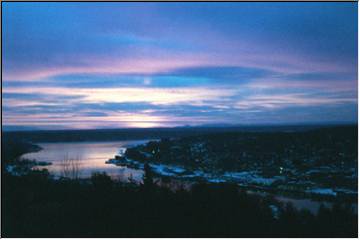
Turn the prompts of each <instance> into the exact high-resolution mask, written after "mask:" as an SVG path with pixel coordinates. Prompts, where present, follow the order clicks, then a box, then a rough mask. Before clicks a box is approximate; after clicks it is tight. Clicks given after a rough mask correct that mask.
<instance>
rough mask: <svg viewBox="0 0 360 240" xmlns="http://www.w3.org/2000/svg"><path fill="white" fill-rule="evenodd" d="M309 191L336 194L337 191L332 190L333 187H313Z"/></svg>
mask: <svg viewBox="0 0 360 240" xmlns="http://www.w3.org/2000/svg"><path fill="white" fill-rule="evenodd" d="M307 192H309V193H316V194H321V195H331V196H336V192H335V191H334V190H332V189H331V188H313V189H310V190H307Z"/></svg>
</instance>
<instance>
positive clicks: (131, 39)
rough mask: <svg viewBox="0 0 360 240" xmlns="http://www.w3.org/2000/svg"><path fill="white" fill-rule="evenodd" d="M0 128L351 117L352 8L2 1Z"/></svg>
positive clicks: (354, 83)
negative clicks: (0, 107) (0, 98)
mask: <svg viewBox="0 0 360 240" xmlns="http://www.w3.org/2000/svg"><path fill="white" fill-rule="evenodd" d="M2 20H3V21H2V26H3V73H2V74H3V82H2V84H3V85H2V86H3V103H2V104H3V124H4V125H7V126H15V127H30V128H34V129H71V128H117V127H173V126H182V125H204V124H205V125H208V124H292V123H330V122H357V97H358V93H357V89H358V88H357V4H356V3H350V2H347V3H329V2H326V3H314V2H310V3H280V2H273V3H260V2H257V3H244V2H238V3H236V2H234V3H124V2H123V3H121V2H118V3H116V2H115V3H69V2H68V3H66V2H53V3H40V2H37V3H15V2H6V3H3V19H2Z"/></svg>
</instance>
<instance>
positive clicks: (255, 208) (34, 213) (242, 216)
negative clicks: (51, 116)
mask: <svg viewBox="0 0 360 240" xmlns="http://www.w3.org/2000/svg"><path fill="white" fill-rule="evenodd" d="M308 130H309V129H307V130H306V131H305V130H304V129H302V130H301V131H296V136H297V137H289V136H293V135H291V134H290V133H289V134H290V135H287V134H286V133H284V131H275V132H273V131H270V132H271V133H260V132H259V131H253V132H252V133H246V132H244V131H243V130H241V131H242V133H240V132H241V131H240V130H239V132H236V131H233V130H231V131H224V129H221V131H222V132H221V133H219V132H205V133H204V132H196V131H194V129H192V131H191V130H188V131H189V132H187V133H186V134H185V135H186V136H185V135H182V134H184V133H181V134H180V135H181V136H180V137H181V138H179V136H174V135H172V136H170V135H169V134H170V132H166V131H169V130H166V131H165V130H164V131H165V132H166V134H165V135H167V136H168V137H167V138H168V139H163V140H162V141H160V142H153V143H151V144H150V145H149V146H147V145H146V146H147V148H149V147H150V146H152V147H154V149H157V148H156V147H159V149H162V150H163V151H162V150H160V152H161V154H162V152H163V153H164V154H165V155H167V154H171V152H172V150H171V149H172V148H171V147H168V146H167V145H166V144H168V143H171V145H172V144H173V143H176V144H180V143H181V144H180V146H181V147H185V148H187V147H189V146H192V145H193V144H194V143H195V144H196V143H198V141H199V140H200V141H201V142H202V141H203V140H204V139H205V140H206V141H209V143H211V142H214V144H213V145H212V144H209V143H208V144H209V145H207V144H205V145H204V146H207V147H206V149H207V151H208V152H209V153H212V154H213V153H214V154H215V155H213V156H221V155H222V154H223V153H227V154H229V155H228V157H231V156H232V154H240V156H243V155H242V149H247V151H249V154H250V156H253V154H258V155H256V156H259V157H260V156H262V154H264V156H272V154H271V153H272V152H273V151H274V152H277V153H278V154H279V156H283V155H281V154H285V153H286V152H287V151H288V150H284V149H283V148H285V149H288V147H289V146H291V144H295V145H294V146H295V147H294V148H293V151H294V153H301V152H302V151H305V153H306V154H310V153H311V154H312V153H313V154H315V155H317V154H318V153H319V152H318V151H320V150H319V148H320V149H321V148H323V147H324V146H326V147H325V149H328V148H333V147H334V146H335V150H334V151H335V152H330V153H327V151H325V152H324V153H323V154H325V155H324V156H328V155H327V154H329V156H330V155H333V154H334V153H338V152H337V151H340V153H344V154H345V155H344V159H343V160H344V161H345V163H344V164H342V165H344V166H345V167H344V168H347V167H348V166H353V161H354V159H353V156H355V157H356V161H357V149H356V147H355V146H357V138H356V142H354V141H355V140H354V139H353V138H354V134H355V136H357V127H356V126H342V127H331V128H320V129H317V130H316V129H315V130H312V131H308ZM102 131H103V130H101V131H100V132H102ZM112 131H113V130H112ZM118 131H125V132H126V131H128V130H118ZM142 131H143V130H142ZM148 131H150V132H152V133H153V134H158V133H157V132H156V130H154V129H150V130H148ZM286 131H287V132H289V131H293V130H286ZM85 132H86V131H85ZM85 132H82V133H83V135H84V136H82V137H79V138H77V139H82V141H89V140H90V139H97V141H99V140H100V139H105V137H104V136H106V135H107V134H108V135H109V136H110V135H112V134H114V132H112V134H111V131H110V132H109V133H106V134H104V135H102V137H101V138H100V139H99V138H97V137H95V135H96V133H99V132H97V131H93V132H91V134H90V135H91V136H92V137H89V135H87V133H85ZM105 132H106V131H105ZM130 132H131V131H130ZM135 132H137V131H135ZM139 132H141V131H140V130H139ZM139 132H137V133H136V134H139V135H138V137H139V138H140V136H145V135H141V134H144V133H141V134H140V133H139ZM255 132H257V133H255ZM267 132H269V131H267ZM9 134H10V133H9ZM9 134H8V133H7V134H6V137H5V141H3V142H2V147H3V151H2V161H3V164H2V165H3V169H2V170H3V172H2V221H1V224H2V226H1V231H2V232H1V235H2V237H357V236H358V219H357V213H356V212H355V211H354V209H352V206H351V205H350V204H348V203H346V202H344V201H342V200H339V201H335V204H334V205H333V207H332V208H331V209H329V208H326V207H321V208H320V210H319V212H318V214H317V215H313V214H312V213H310V212H309V211H306V210H303V211H298V210H296V209H294V207H292V205H283V204H282V203H280V202H278V201H276V200H275V199H272V198H271V197H269V198H267V197H260V196H257V195H250V194H247V193H246V192H245V191H243V190H242V189H241V188H240V189H239V187H238V186H237V185H236V184H232V183H218V184H215V183H210V184H209V183H208V184H205V183H198V184H195V185H193V186H192V188H191V189H190V190H186V191H185V190H181V189H180V190H172V189H168V188H162V187H159V186H157V185H156V184H155V183H154V174H155V173H154V172H153V170H152V168H151V167H150V166H149V161H148V159H145V158H144V159H142V160H141V159H138V160H139V161H143V162H144V166H145V167H144V169H145V176H144V179H143V184H142V185H140V186H138V185H133V184H127V183H121V182H114V181H113V180H111V178H110V177H108V176H107V175H106V174H101V173H96V174H94V175H93V176H92V177H91V178H90V179H85V180H80V179H68V178H61V179H59V180H55V179H54V178H53V177H52V176H51V175H49V173H48V171H47V170H41V171H39V170H32V169H31V167H30V166H29V164H25V165H24V166H23V168H27V171H23V172H22V174H20V175H16V174H15V175H14V174H12V173H11V172H9V171H4V167H6V166H7V165H9V163H11V164H13V163H14V162H17V164H18V165H21V162H22V160H20V159H19V157H20V156H21V155H22V154H24V153H26V152H31V151H37V150H39V149H38V147H37V146H36V145H34V144H31V143H29V142H28V141H31V142H37V141H39V142H42V141H45V140H46V139H47V141H48V140H49V139H51V137H55V138H54V139H55V140H54V139H53V140H52V141H60V139H62V140H61V141H65V139H68V138H67V137H66V132H65V133H62V134H63V135H61V134H60V133H58V134H59V135H61V136H63V137H56V136H57V134H56V133H53V132H52V133H50V135H49V133H44V135H42V133H38V134H39V135H37V136H36V134H35V135H34V136H33V137H32V138H31V137H30V136H31V133H30V132H29V133H24V132H20V133H19V132H17V133H11V134H10V135H9ZM14 134H15V135H14ZM23 134H25V135H23ZM131 134H134V132H132V133H131ZM136 134H135V135H136ZM162 134H164V133H162ZM187 134H188V135H187ZM253 134H254V135H253ZM263 134H264V135H263ZM267 134H269V135H267ZM272 134H275V135H272ZM308 134H310V135H308ZM70 135H72V136H76V131H73V132H72V134H70ZM80 135H81V134H80ZM99 135H101V134H99ZM125 135H126V134H125ZM165 135H164V136H165ZM9 136H10V137H9ZM11 136H12V137H11ZM14 136H16V137H14ZM40 136H41V137H40ZM126 136H128V135H126ZM133 136H134V135H132V137H133ZM154 136H155V135H151V136H149V137H148V138H149V139H150V138H162V137H159V135H157V136H158V137H154ZM251 136H256V137H255V138H254V139H253V142H252V140H251V139H252V137H251ZM260 136H261V137H260ZM269 136H271V137H269ZM310 136H311V137H310ZM123 137H124V136H122V139H124V138H123ZM141 138H142V139H143V137H141ZM20 139H21V140H20ZM70 139H76V137H74V138H73V137H70ZM224 139H228V140H227V141H225V142H227V143H228V145H227V146H224V145H221V144H223V143H224ZM256 139H257V140H256ZM291 139H292V140H291ZM296 139H303V140H301V141H300V140H296ZM334 139H335V140H334ZM349 139H350V140H351V141H353V142H351V141H349ZM108 140H109V139H108ZM113 140H115V137H114V138H113ZM116 140H119V139H116ZM73 141H75V140H73ZM179 141H180V142H179ZM247 141H249V143H248V145H247V143H246V142H247ZM307 141H309V144H305V145H304V146H303V143H304V142H307ZM339 142H341V144H339ZM164 143H166V144H165V145H164V146H162V144H164ZM215 143H216V144H215ZM250 143H251V144H250ZM158 144H160V145H158ZM219 144H220V145H219ZM238 144H240V146H241V148H240V147H239V145H238ZM268 144H272V145H270V146H267V145H268ZM314 144H315V145H314ZM334 144H335V145H334ZM355 144H356V145H355ZM257 145H259V146H260V147H261V148H257V147H256V146H257ZM160 146H162V147H161V148H160ZM281 146H282V147H281ZM154 149H138V148H134V149H133V150H134V151H135V152H136V151H139V150H140V151H145V152H146V153H149V154H150V153H151V154H152V155H151V158H154V159H152V161H154V162H164V161H165V160H164V159H165V157H164V159H163V157H162V155H161V154H160V155H156V156H158V157H156V158H155V157H154V156H155V155H154V154H153V150H154ZM307 149H308V150H307ZM194 151H195V152H196V151H197V149H194ZM314 151H315V152H314ZM354 151H355V152H354ZM155 152H156V151H155ZM195 152H194V153H195ZM320 152H321V151H320ZM130 153H131V152H130ZM138 153H139V152H138ZM187 153H188V152H187ZM218 153H219V154H218ZM140 154H141V153H140ZM354 154H355V155H354ZM145 155H147V156H149V155H148V154H145ZM165 155H164V156H165ZM188 156H192V157H191V158H190V157H189V159H188V160H187V162H189V163H186V164H185V165H186V166H192V165H193V163H192V161H195V159H196V158H195V156H196V155H192V153H190V155H188ZM200 156H205V155H203V154H200ZM246 156H248V155H247V154H246ZM254 156H255V155H254ZM254 156H253V157H254ZM299 156H302V155H299ZM310 156H311V155H310ZM336 156H338V155H336ZM342 156H343V155H341V157H342ZM347 158H348V159H347ZM209 159H212V157H211V158H209ZM215 159H217V158H215ZM220 159H222V158H221V157H220ZM233 159H234V160H235V163H225V164H224V165H221V164H220V163H218V161H214V163H211V161H212V160H209V163H205V162H203V163H199V164H200V166H201V167H202V168H204V169H207V168H210V169H211V168H212V167H211V166H212V164H215V166H217V167H219V169H221V171H228V170H229V169H232V168H234V170H240V169H244V167H245V166H242V165H241V164H240V165H239V163H238V162H237V161H238V160H239V158H233ZM241 159H242V158H240V160H241ZM245 159H246V158H245ZM266 159H269V158H266ZM276 159H277V158H274V161H275V160H276ZM300 159H302V158H300ZM320 159H323V160H324V161H325V162H323V163H321V164H326V165H328V164H338V161H339V158H338V157H335V158H331V159H328V158H327V157H324V158H321V157H319V159H317V160H316V161H315V162H317V161H323V160H320ZM341 159H342V158H341ZM341 159H340V160H341ZM263 160H265V158H260V160H259V164H260V162H261V161H263ZM172 161H177V160H175V159H172V160H171V162H172ZM327 161H329V162H327ZM244 162H245V163H246V164H248V165H247V166H246V167H248V168H249V169H251V168H252V167H253V166H252V165H250V162H251V161H250V159H249V161H247V160H246V161H244ZM276 163H277V162H276V161H275V162H274V163H273V164H276ZM280 163H281V164H283V163H285V162H280ZM208 164H209V165H208ZM228 164H230V166H228ZM232 164H234V165H232ZM304 164H305V169H306V166H307V165H308V164H310V165H312V164H315V163H314V162H311V161H310V162H309V163H308V162H306V163H304ZM260 165H261V164H260ZM264 166H266V164H265V165H264ZM277 166H278V165H276V167H277ZM356 169H357V166H356ZM269 174H270V173H269Z"/></svg>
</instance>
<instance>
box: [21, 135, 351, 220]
mask: <svg viewBox="0 0 360 240" xmlns="http://www.w3.org/2000/svg"><path fill="white" fill-rule="evenodd" d="M148 141H149V140H137V141H117V142H75V143H69V142H66V143H41V144H38V145H39V146H40V147H41V148H42V150H41V151H39V152H35V153H27V154H24V155H23V158H27V159H35V160H37V161H45V162H51V163H52V165H49V166H44V167H38V168H47V169H48V170H49V172H50V173H51V174H52V175H54V176H55V177H61V176H64V174H65V173H64V168H65V166H67V168H68V174H70V177H71V174H72V171H71V170H72V169H75V170H76V172H77V174H78V176H77V177H79V178H88V177H90V176H91V174H92V173H93V172H105V173H106V174H108V175H109V176H111V177H112V178H113V179H115V180H119V181H122V182H129V181H133V182H137V183H139V182H141V180H142V178H143V170H137V169H133V168H128V167H123V166H116V165H114V164H105V161H107V160H108V159H110V158H113V157H114V156H115V155H116V154H119V153H122V152H124V151H125V149H126V148H127V147H130V146H134V145H138V144H144V143H146V142H148ZM154 166H155V167H159V166H160V165H159V166H156V165H154ZM168 167H174V166H168ZM69 170H70V171H69ZM69 172H70V173H69ZM208 181H211V179H208ZM172 183H180V182H178V181H172ZM249 193H251V191H250V192H249ZM256 194H260V195H263V196H266V195H268V194H267V193H265V192H262V193H259V192H257V193H256ZM274 197H275V199H276V200H278V201H280V202H282V203H292V204H293V206H294V207H295V208H297V209H298V210H300V209H307V210H309V211H310V212H312V213H314V214H316V213H317V211H318V209H319V207H320V204H321V203H323V204H324V205H325V206H326V207H331V206H332V203H330V202H324V201H316V200H311V199H295V198H290V197H284V196H276V195H274ZM354 208H355V211H356V212H357V204H354Z"/></svg>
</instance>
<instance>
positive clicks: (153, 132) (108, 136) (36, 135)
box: [2, 125, 357, 143]
mask: <svg viewBox="0 0 360 240" xmlns="http://www.w3.org/2000/svg"><path fill="white" fill-rule="evenodd" d="M346 126H352V127H356V126H357V125H346ZM324 127H341V126H329V125H293V126H292V125H284V126H232V127H175V128H127V129H126V128H124V129H93V130H22V131H4V129H3V132H2V137H3V140H6V139H7V138H10V139H14V138H15V139H20V140H22V141H30V142H35V143H36V142H79V141H116V140H136V139H156V138H177V137H184V136H193V135H199V134H204V133H219V132H269V131H272V132H274V131H275V132H293V131H305V130H311V129H316V128H324Z"/></svg>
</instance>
